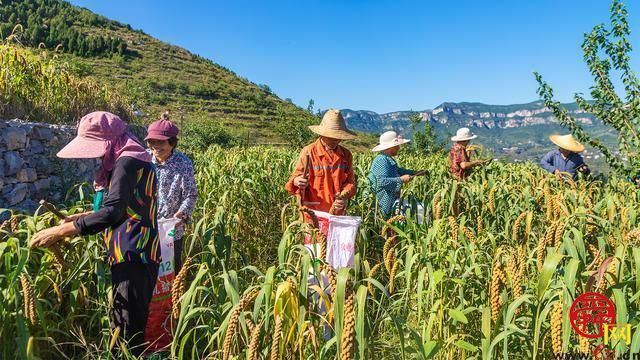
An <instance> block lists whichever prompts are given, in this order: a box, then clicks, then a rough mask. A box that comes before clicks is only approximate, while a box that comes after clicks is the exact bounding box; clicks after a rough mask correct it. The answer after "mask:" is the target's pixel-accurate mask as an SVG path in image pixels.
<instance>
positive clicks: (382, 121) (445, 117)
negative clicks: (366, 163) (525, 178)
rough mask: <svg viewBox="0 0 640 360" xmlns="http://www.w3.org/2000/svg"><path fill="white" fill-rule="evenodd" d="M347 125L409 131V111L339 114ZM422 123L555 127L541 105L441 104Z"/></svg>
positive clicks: (590, 121) (587, 119) (586, 118)
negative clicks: (551, 125)
mask: <svg viewBox="0 0 640 360" xmlns="http://www.w3.org/2000/svg"><path fill="white" fill-rule="evenodd" d="M565 107H567V109H568V110H569V112H570V113H571V114H572V115H573V116H574V117H575V118H576V120H578V121H579V122H580V123H583V124H585V125H587V126H590V125H595V123H596V122H595V119H594V117H593V116H592V115H591V114H588V113H585V112H584V111H582V110H580V109H578V108H577V107H576V105H575V104H566V105H565ZM342 111H343V114H344V116H345V119H346V121H347V124H348V125H349V126H350V127H352V128H354V129H356V130H360V131H366V132H383V131H386V130H390V129H395V130H401V131H402V130H406V129H408V128H410V126H411V122H410V120H409V116H410V115H411V114H412V113H413V112H412V111H395V112H390V113H386V114H378V113H375V112H373V111H365V110H360V111H354V110H350V109H344V110H342ZM418 113H420V115H421V117H422V120H423V121H431V122H433V123H437V124H440V125H443V126H444V127H446V128H448V129H449V130H455V128H459V127H463V126H466V127H475V128H484V129H495V128H498V129H510V128H517V127H525V126H531V125H544V124H553V125H556V124H558V121H557V120H556V119H555V118H554V116H553V114H552V113H551V111H549V109H547V108H546V107H544V105H543V104H542V102H540V101H537V102H532V103H528V104H517V105H486V104H481V103H467V102H463V103H443V104H441V105H440V106H438V107H436V108H435V109H433V110H422V111H418Z"/></svg>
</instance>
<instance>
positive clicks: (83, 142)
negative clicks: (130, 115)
mask: <svg viewBox="0 0 640 360" xmlns="http://www.w3.org/2000/svg"><path fill="white" fill-rule="evenodd" d="M126 131H127V124H126V123H125V122H124V121H122V119H120V118H119V117H118V116H117V115H114V114H112V113H109V112H106V111H96V112H92V113H90V114H87V115H85V116H84V117H83V118H82V119H81V120H80V123H79V124H78V135H77V136H76V137H75V138H74V139H73V140H71V142H69V143H68V144H67V145H66V146H65V147H64V148H62V150H60V151H59V152H58V154H57V156H58V157H59V158H63V159H93V158H100V157H102V156H104V154H105V152H106V151H107V145H108V144H107V142H108V141H112V140H115V139H117V138H119V137H120V136H122V134H124V133H125V132H126Z"/></svg>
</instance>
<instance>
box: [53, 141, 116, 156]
mask: <svg viewBox="0 0 640 360" xmlns="http://www.w3.org/2000/svg"><path fill="white" fill-rule="evenodd" d="M106 151H107V143H106V141H104V140H94V139H87V138H83V137H79V136H76V138H75V139H73V140H71V141H70V142H69V143H68V144H67V145H65V147H63V148H62V150H60V151H58V153H57V154H56V156H57V157H59V158H62V159H97V158H100V157H102V156H104V153H105V152H106Z"/></svg>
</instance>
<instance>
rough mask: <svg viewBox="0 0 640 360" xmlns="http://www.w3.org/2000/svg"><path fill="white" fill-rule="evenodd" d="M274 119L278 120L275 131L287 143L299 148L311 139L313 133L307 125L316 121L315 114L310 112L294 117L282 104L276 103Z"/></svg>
mask: <svg viewBox="0 0 640 360" xmlns="http://www.w3.org/2000/svg"><path fill="white" fill-rule="evenodd" d="M276 119H277V121H278V122H277V123H276V127H275V130H276V133H277V134H278V135H280V137H281V138H282V139H284V140H285V141H287V143H288V144H289V145H291V146H293V147H297V148H299V147H302V146H304V145H305V144H307V143H309V142H310V141H311V140H312V139H313V136H314V135H313V133H312V132H311V131H310V130H309V128H308V126H309V125H313V124H314V123H315V122H316V121H317V118H316V117H315V116H313V115H311V114H310V115H309V116H304V117H302V118H300V117H298V116H297V115H295V117H294V115H292V114H291V112H288V111H286V109H285V107H284V106H283V105H278V107H277V108H276Z"/></svg>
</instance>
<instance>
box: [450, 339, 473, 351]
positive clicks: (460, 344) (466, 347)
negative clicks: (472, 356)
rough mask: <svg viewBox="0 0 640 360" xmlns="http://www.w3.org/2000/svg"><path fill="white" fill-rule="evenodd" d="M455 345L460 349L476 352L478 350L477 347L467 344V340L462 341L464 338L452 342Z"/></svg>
mask: <svg viewBox="0 0 640 360" xmlns="http://www.w3.org/2000/svg"><path fill="white" fill-rule="evenodd" d="M453 344H454V345H455V346H457V347H459V348H460V349H462V350H467V351H470V352H476V351H478V347H477V346H474V345H471V344H469V343H468V342H466V341H464V340H458V341H456V342H455V343H453Z"/></svg>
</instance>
